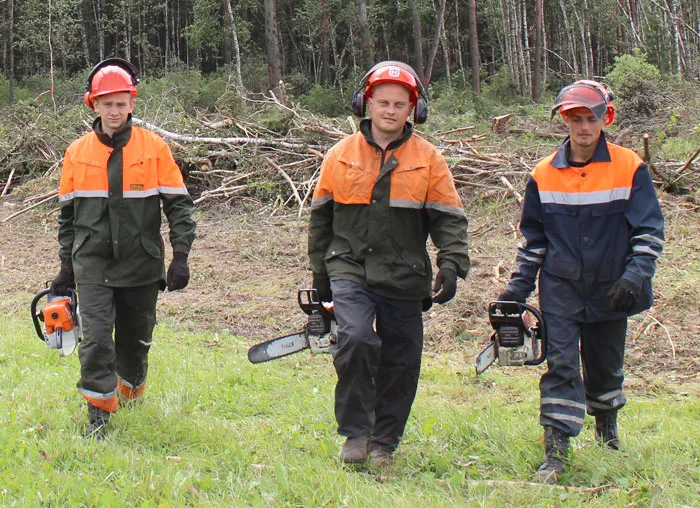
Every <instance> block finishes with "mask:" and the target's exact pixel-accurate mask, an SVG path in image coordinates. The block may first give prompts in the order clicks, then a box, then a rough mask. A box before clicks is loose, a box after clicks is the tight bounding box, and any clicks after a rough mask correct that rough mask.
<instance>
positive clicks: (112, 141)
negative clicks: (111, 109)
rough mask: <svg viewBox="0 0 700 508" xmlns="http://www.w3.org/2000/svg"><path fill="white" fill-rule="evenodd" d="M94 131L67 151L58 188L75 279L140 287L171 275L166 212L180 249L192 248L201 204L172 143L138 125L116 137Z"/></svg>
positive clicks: (64, 251)
mask: <svg viewBox="0 0 700 508" xmlns="http://www.w3.org/2000/svg"><path fill="white" fill-rule="evenodd" d="M100 125H101V124H100V122H99V118H98V119H97V120H96V121H95V124H94V125H93V129H94V132H91V133H89V134H86V135H84V136H82V137H81V138H79V139H78V140H76V141H74V142H73V143H72V144H71V145H70V146H69V147H68V150H67V151H66V155H65V159H64V162H63V169H62V174H61V182H60V187H59V202H60V204H61V216H60V218H59V243H60V245H61V249H60V252H59V255H60V257H61V263H62V265H63V266H68V267H72V268H73V271H74V273H75V279H76V282H78V283H79V284H80V283H90V284H105V285H109V286H140V285H145V284H149V283H152V282H156V281H159V280H161V281H162V280H164V278H165V267H164V262H163V260H164V245H163V240H162V238H161V236H160V226H161V211H160V202H161V201H162V202H163V211H164V212H165V215H166V216H167V218H168V222H169V225H170V243H171V245H172V248H173V251H177V252H183V253H189V251H190V248H191V246H192V242H193V241H194V237H195V223H194V221H193V220H192V213H193V211H194V204H193V202H192V198H191V197H190V196H189V194H188V192H187V188H186V187H185V184H184V182H183V179H182V174H181V173H180V169H179V168H178V166H177V164H176V163H175V161H174V159H173V157H172V154H171V152H170V148H169V147H168V145H167V144H166V143H165V141H163V139H161V138H160V137H159V136H157V135H156V134H154V133H152V132H150V131H148V130H145V129H142V128H140V127H132V126H131V118H129V121H128V124H127V128H126V129H125V130H123V131H121V132H119V133H116V134H115V135H114V136H113V138H110V137H109V136H106V135H105V134H103V133H102V131H101V127H100Z"/></svg>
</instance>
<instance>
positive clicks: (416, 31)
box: [408, 0, 425, 82]
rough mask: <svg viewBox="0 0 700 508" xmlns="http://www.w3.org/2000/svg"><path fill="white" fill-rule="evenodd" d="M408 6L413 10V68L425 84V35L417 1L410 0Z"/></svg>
mask: <svg viewBox="0 0 700 508" xmlns="http://www.w3.org/2000/svg"><path fill="white" fill-rule="evenodd" d="M408 6H409V8H410V9H411V25H412V26H413V68H414V69H415V70H416V73H417V74H418V77H419V78H420V80H421V82H424V79H425V74H424V73H423V69H424V65H425V63H424V62H423V34H422V31H421V25H420V17H419V16H418V9H417V8H416V2H415V0H408Z"/></svg>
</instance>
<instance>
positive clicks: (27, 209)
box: [0, 189, 58, 222]
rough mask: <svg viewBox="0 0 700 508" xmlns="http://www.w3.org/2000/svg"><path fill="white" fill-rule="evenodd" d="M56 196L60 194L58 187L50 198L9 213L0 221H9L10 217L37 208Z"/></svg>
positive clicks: (12, 217)
mask: <svg viewBox="0 0 700 508" xmlns="http://www.w3.org/2000/svg"><path fill="white" fill-rule="evenodd" d="M56 196H58V189H56V190H55V191H53V192H52V193H51V195H50V196H49V197H48V198H46V199H43V200H41V201H39V202H38V203H34V204H33V205H31V206H28V207H26V208H23V209H21V210H20V211H18V212H15V213H13V214H12V215H9V216H7V217H5V218H4V219H3V220H2V221H0V222H7V221H9V220H10V219H14V218H15V217H17V216H18V215H22V214H23V213H25V212H28V211H29V210H32V209H33V208H36V207H37V206H40V205H43V204H44V203H48V202H49V201H51V200H52V199H54V198H55V197H56Z"/></svg>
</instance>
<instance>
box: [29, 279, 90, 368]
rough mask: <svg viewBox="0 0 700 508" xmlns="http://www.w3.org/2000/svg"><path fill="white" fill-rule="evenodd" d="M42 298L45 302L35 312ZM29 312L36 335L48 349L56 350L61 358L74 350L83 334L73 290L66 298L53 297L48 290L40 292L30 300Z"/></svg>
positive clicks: (61, 296)
mask: <svg viewBox="0 0 700 508" xmlns="http://www.w3.org/2000/svg"><path fill="white" fill-rule="evenodd" d="M44 296H46V299H47V302H46V304H45V305H44V307H43V308H42V309H41V310H40V311H37V304H38V302H39V300H40V299H41V298H43V297H44ZM31 311H32V320H33V321H34V328H35V329H36V333H37V335H38V336H39V338H40V339H41V340H42V341H44V342H45V343H46V345H47V346H48V347H49V348H50V349H57V350H58V352H59V354H60V355H61V356H68V355H69V354H71V353H72V352H73V351H74V350H75V348H76V346H77V345H78V343H79V342H80V339H81V338H82V336H83V334H82V323H81V320H80V310H79V307H78V297H77V295H76V293H75V291H74V290H73V289H71V290H70V292H69V294H68V295H66V296H63V295H54V294H53V293H51V292H50V290H48V289H46V290H44V291H41V292H40V293H38V294H37V295H36V296H35V297H34V299H33V300H32V304H31ZM40 321H41V322H43V324H44V326H43V330H42V327H41V325H40V324H39V322H40Z"/></svg>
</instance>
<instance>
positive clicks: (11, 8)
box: [7, 0, 15, 104]
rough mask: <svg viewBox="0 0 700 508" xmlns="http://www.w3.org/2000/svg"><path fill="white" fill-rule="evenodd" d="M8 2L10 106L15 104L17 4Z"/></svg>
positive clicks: (11, 1) (12, 1)
mask: <svg viewBox="0 0 700 508" xmlns="http://www.w3.org/2000/svg"><path fill="white" fill-rule="evenodd" d="M8 2H9V3H8V6H7V12H8V14H7V18H8V20H7V21H8V23H7V24H8V25H9V26H8V28H9V30H10V33H9V34H8V40H9V44H8V51H9V52H10V65H9V69H8V80H9V87H10V89H9V90H8V93H9V97H8V100H9V102H10V104H13V103H14V102H15V48H14V46H15V3H14V0H8Z"/></svg>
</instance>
